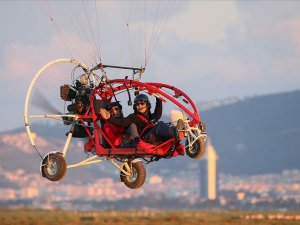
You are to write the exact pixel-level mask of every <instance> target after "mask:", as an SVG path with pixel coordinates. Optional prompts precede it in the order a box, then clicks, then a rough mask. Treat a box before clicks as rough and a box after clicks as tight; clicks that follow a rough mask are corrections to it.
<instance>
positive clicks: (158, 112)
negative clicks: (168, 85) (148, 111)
mask: <svg viewBox="0 0 300 225" xmlns="http://www.w3.org/2000/svg"><path fill="white" fill-rule="evenodd" d="M162 110H163V107H162V100H160V99H159V98H157V97H156V104H155V109H154V113H153V117H154V118H155V119H156V120H159V119H160V118H161V116H162Z"/></svg>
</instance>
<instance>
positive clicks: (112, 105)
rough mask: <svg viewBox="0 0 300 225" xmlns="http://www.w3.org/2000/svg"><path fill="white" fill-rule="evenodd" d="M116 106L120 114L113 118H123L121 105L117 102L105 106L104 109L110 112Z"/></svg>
mask: <svg viewBox="0 0 300 225" xmlns="http://www.w3.org/2000/svg"><path fill="white" fill-rule="evenodd" d="M115 106H118V107H119V109H120V114H119V115H115V116H113V117H121V118H122V117H123V111H122V105H121V104H120V103H119V102H111V103H109V104H108V105H107V106H105V109H106V110H107V111H110V110H111V109H112V108H113V107H115Z"/></svg>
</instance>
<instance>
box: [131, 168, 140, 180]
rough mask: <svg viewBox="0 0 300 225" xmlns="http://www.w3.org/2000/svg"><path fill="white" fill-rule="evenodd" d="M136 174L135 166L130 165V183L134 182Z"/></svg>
mask: <svg viewBox="0 0 300 225" xmlns="http://www.w3.org/2000/svg"><path fill="white" fill-rule="evenodd" d="M137 176H138V174H137V170H136V168H135V167H132V174H131V176H130V177H129V180H130V182H131V183H133V182H135V181H136V180H137Z"/></svg>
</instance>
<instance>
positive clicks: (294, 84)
mask: <svg viewBox="0 0 300 225" xmlns="http://www.w3.org/2000/svg"><path fill="white" fill-rule="evenodd" d="M78 2H79V3H78ZM78 2H77V5H76V4H75V3H74V4H73V3H72V4H71V5H70V2H62V3H59V2H56V1H54V2H47V3H41V2H37V1H32V2H31V1H26V2H22V1H0V10H1V14H0V27H1V35H0V49H1V51H0V62H1V65H2V66H1V68H0V77H1V82H0V92H1V93H0V94H1V98H0V103H1V125H2V126H1V128H0V131H5V130H9V129H13V128H16V127H21V126H23V111H24V101H25V96H26V92H27V88H28V86H29V84H30V82H31V79H32V78H33V76H34V74H35V73H36V72H37V71H38V70H39V69H40V68H41V67H42V66H43V65H44V64H45V63H47V62H50V61H52V60H54V59H56V58H64V57H67V58H72V57H74V58H77V57H78V58H80V60H84V61H85V62H86V63H87V64H89V65H93V64H95V61H96V60H97V59H95V57H94V59H91V57H86V56H84V54H89V53H91V52H89V49H90V48H93V47H95V45H93V43H91V41H90V39H89V37H88V36H86V35H83V33H84V32H82V30H80V28H78V24H77V23H76V21H79V22H78V23H81V22H82V21H83V20H84V10H81V15H78V14H77V13H78V12H79V11H76V7H81V9H82V6H83V5H81V6H80V5H78V4H82V2H81V1H78ZM135 4H136V3H133V2H131V1H127V2H125V3H124V2H117V1H113V2H106V1H101V2H97V3H95V2H93V1H89V2H87V3H86V4H85V5H84V6H86V7H87V8H86V10H87V11H88V12H89V15H90V19H91V20H92V21H95V18H96V17H97V18H98V19H99V21H98V23H93V24H92V25H93V26H94V27H95V26H98V27H100V28H101V29H99V31H100V32H99V34H100V35H99V40H100V41H99V43H100V44H101V45H100V48H99V49H100V52H101V57H102V60H103V63H106V64H118V63H120V64H122V65H128V64H129V65H132V64H134V63H136V64H137V65H140V64H141V63H143V59H144V57H143V50H144V47H143V44H144V40H143V34H144V33H143V32H140V30H139V29H142V28H141V27H142V26H141V24H145V23H144V22H143V21H142V20H141V19H142V18H143V16H141V15H142V14H141V12H139V10H141V9H144V8H143V5H142V6H136V5H135ZM147 4H148V5H147V7H148V6H149V11H148V14H147V19H148V21H147V23H148V22H149V24H148V28H149V27H150V30H151V27H152V24H151V21H152V22H153V21H154V18H155V15H156V14H155V13H156V9H157V8H155V7H156V6H155V7H152V6H150V3H147ZM156 5H157V2H156ZM94 6H96V7H95V8H96V9H97V13H98V14H95V10H93V8H94ZM151 7H152V9H151ZM168 7H170V4H168V2H164V3H162V4H161V6H160V8H159V10H160V11H159V12H160V13H161V14H158V15H164V14H163V12H164V10H165V9H169V8H168ZM95 8H94V9H95ZM171 9H172V11H171V14H170V15H169V16H168V17H167V19H165V18H164V17H163V18H159V17H158V19H157V21H158V22H157V24H156V25H157V27H158V29H161V30H162V32H157V33H156V34H157V37H158V40H157V42H155V44H153V45H151V46H150V47H153V51H152V53H151V55H150V56H151V57H150V60H149V62H148V64H147V69H146V73H145V75H144V77H143V80H144V81H154V82H161V83H168V84H171V85H174V86H176V87H178V88H180V89H182V90H185V91H186V92H187V93H188V94H189V95H190V96H191V97H192V99H194V100H195V102H198V101H204V100H213V99H223V98H228V97H235V96H236V97H244V96H252V95H260V94H269V93H277V92H286V91H291V90H296V89H299V88H300V75H299V71H300V2H298V1H190V2H181V1H176V2H175V3H174V4H173V3H172V4H171ZM151 12H153V13H154V14H153V15H152V17H151V14H150V13H151ZM52 13H53V14H52ZM49 15H52V16H53V15H55V21H56V22H57V23H58V24H59V26H61V27H62V28H64V29H62V30H63V36H64V37H65V40H67V45H68V48H69V49H67V48H66V45H65V44H64V43H63V42H62V40H61V37H60V35H59V32H58V31H57V29H56V28H55V26H54V24H53V23H51V22H50V19H49ZM74 15H75V16H74ZM138 16H140V17H138ZM77 19H78V20H77ZM160 19H162V20H160ZM127 22H128V24H129V25H130V32H131V33H130V32H126V23H127ZM82 25H83V26H85V28H86V27H87V24H85V25H84V24H82ZM87 30H88V29H87ZM159 31H160V30H159ZM94 32H95V29H94ZM129 33H130V34H129ZM149 33H151V32H149ZM95 34H96V32H95V33H94V35H95ZM97 35H98V32H97ZM129 35H131V36H130V38H131V42H130V41H128V40H129ZM124 40H125V41H124ZM123 41H124V43H127V46H126V44H125V45H122V43H123ZM130 43H131V44H130ZM122 46H125V47H124V48H122ZM132 47H134V49H133V50H132V49H131V50H130V48H132ZM120 49H123V50H122V51H121V50H120ZM78 52H79V54H78ZM81 54H82V55H81ZM120 55H122V57H120Z"/></svg>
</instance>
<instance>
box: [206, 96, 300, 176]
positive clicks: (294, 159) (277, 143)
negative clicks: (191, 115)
mask: <svg viewBox="0 0 300 225" xmlns="http://www.w3.org/2000/svg"><path fill="white" fill-rule="evenodd" d="M299 103H300V91H293V92H289V93H281V94H272V95H265V96H257V97H252V98H249V99H245V100H243V101H238V102H236V103H233V104H227V105H223V106H220V107H218V108H214V109H211V110H208V111H205V112H203V113H201V116H202V117H201V118H202V120H203V121H205V123H206V124H207V127H208V134H209V136H210V137H211V140H212V143H213V145H214V146H215V148H216V150H217V153H218V155H219V169H220V171H221V172H224V173H231V174H260V173H276V172H280V171H282V170H284V169H300V164H299V157H300V148H299V147H300V142H299V137H300V117H299V115H300V104H299Z"/></svg>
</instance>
